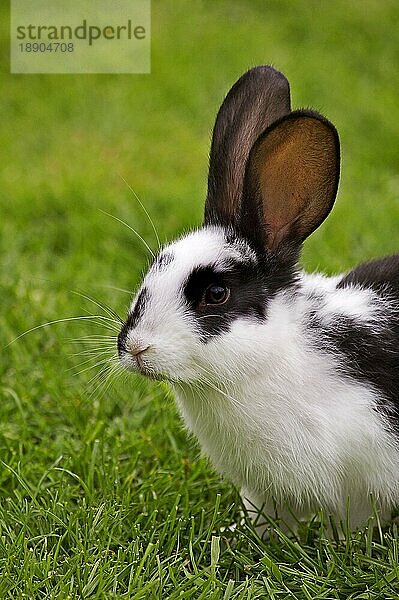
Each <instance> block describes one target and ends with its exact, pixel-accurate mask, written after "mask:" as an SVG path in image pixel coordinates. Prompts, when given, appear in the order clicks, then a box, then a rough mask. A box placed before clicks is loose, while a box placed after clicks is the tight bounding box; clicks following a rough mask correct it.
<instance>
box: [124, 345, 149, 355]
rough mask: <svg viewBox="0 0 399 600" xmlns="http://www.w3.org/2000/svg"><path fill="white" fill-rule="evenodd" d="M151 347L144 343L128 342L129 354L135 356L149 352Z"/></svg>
mask: <svg viewBox="0 0 399 600" xmlns="http://www.w3.org/2000/svg"><path fill="white" fill-rule="evenodd" d="M149 348H150V347H149V346H146V345H144V344H134V343H133V344H127V351H128V352H129V354H131V355H132V356H134V358H137V357H138V356H141V355H142V354H144V352H147V350H149Z"/></svg>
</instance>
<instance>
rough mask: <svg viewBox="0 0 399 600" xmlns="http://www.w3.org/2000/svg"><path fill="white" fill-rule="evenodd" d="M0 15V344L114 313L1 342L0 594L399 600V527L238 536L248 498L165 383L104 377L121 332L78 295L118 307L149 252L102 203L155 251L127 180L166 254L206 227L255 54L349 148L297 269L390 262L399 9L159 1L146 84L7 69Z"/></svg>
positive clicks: (396, 198) (279, 0)
mask: <svg viewBox="0 0 399 600" xmlns="http://www.w3.org/2000/svg"><path fill="white" fill-rule="evenodd" d="M0 16H1V22H2V29H1V31H2V35H1V42H0V44H1V55H2V57H3V60H2V63H1V71H2V73H1V74H2V85H1V89H0V97H1V114H2V118H1V120H0V140H1V142H0V146H1V149H2V152H1V154H2V161H1V169H0V189H1V196H0V202H1V215H2V216H1V226H0V227H1V235H0V254H1V261H0V270H1V271H0V272H1V275H0V290H1V291H0V294H1V296H0V297H1V306H2V310H1V314H0V343H1V346H2V348H3V347H4V346H5V345H6V344H7V342H9V341H10V340H12V339H13V338H15V337H16V336H18V335H19V334H21V333H22V332H24V331H25V330H28V329H30V328H33V327H35V326H37V325H39V324H41V323H45V322H48V321H54V320H58V319H64V318H65V319H67V318H70V317H75V316H79V315H82V316H88V315H90V314H92V315H102V317H97V318H94V319H83V320H80V321H67V322H64V323H59V324H55V325H52V326H49V327H45V328H41V329H38V330H36V331H33V332H32V333H30V334H28V335H26V336H25V337H23V338H21V339H20V340H19V341H17V342H15V343H14V344H12V345H11V346H9V347H7V348H6V349H3V350H2V354H1V364H0V369H1V387H0V390H1V400H0V460H1V466H0V597H1V598H10V599H15V598H30V599H36V598H46V599H48V598H71V599H73V598H134V599H136V598H137V599H139V598H140V599H141V598H143V599H147V598H148V599H151V598H162V599H166V598H171V599H172V598H173V599H174V598H184V599H188V598H194V599H200V598H201V599H202V598H204V599H205V598H212V599H219V598H221V599H222V598H224V599H226V600H227V599H228V598H230V599H233V598H234V599H238V598H243V599H244V598H245V599H250V598H251V599H252V598H298V599H308V600H314V599H322V598H325V599H327V598H328V599H330V598H339V599H347V598H350V599H355V598H356V599H358V598H359V599H360V598H362V599H369V598H380V599H390V598H399V580H398V576H399V544H398V540H397V529H396V525H392V527H390V528H388V529H387V530H386V531H378V530H377V531H376V532H374V534H373V531H372V529H371V528H369V530H368V531H366V532H357V533H356V534H354V535H353V536H347V539H346V540H345V541H342V542H333V541H328V540H327V539H326V538H325V536H324V535H323V531H322V529H319V528H318V526H317V525H316V524H313V525H309V526H306V525H304V526H303V528H302V531H301V533H300V536H299V538H298V539H293V538H286V537H285V536H284V535H283V534H282V533H279V532H278V531H277V533H276V535H275V537H274V538H273V539H271V540H270V541H263V542H262V541H261V540H259V539H258V538H257V536H256V535H255V533H254V532H253V531H252V529H251V527H250V525H249V524H243V525H242V526H240V527H239V528H238V530H237V531H236V532H235V534H234V535H233V534H232V533H229V532H226V531H224V529H223V528H225V527H226V526H228V525H229V524H230V523H231V522H233V521H234V520H237V519H238V514H239V509H240V504H239V498H238V494H237V491H236V490H234V489H233V488H232V486H231V485H229V483H228V482H225V481H222V480H221V479H220V477H219V476H218V475H217V474H216V473H215V472H214V471H213V470H212V467H211V466H210V465H209V464H208V463H207V461H206V460H205V459H203V458H200V455H199V449H198V447H197V446H196V444H195V441H194V440H192V439H189V438H188V436H187V435H186V433H185V431H184V429H183V427H182V425H181V423H180V421H179V418H178V416H177V412H176V409H175V407H174V403H173V397H172V396H171V394H170V392H169V391H168V388H167V387H166V386H165V385H163V384H155V383H150V382H148V381H145V380H143V379H140V378H138V377H134V376H129V377H124V376H120V377H115V378H114V379H113V380H112V381H110V382H108V383H112V385H108V383H107V381H105V375H106V374H105V373H102V374H101V376H100V378H99V377H97V378H95V379H94V380H93V379H92V378H93V377H95V376H96V374H99V373H101V368H102V366H103V363H102V362H101V361H102V360H103V359H104V358H105V357H106V356H107V354H103V352H107V348H108V340H107V339H105V338H104V339H102V340H100V339H99V338H96V337H95V336H100V335H106V336H111V335H115V331H114V323H113V322H112V321H109V320H107V317H109V313H107V311H106V309H104V308H103V307H102V306H98V305H97V304H95V303H94V302H93V301H92V300H90V299H89V298H85V297H84V296H88V297H90V298H93V299H95V301H96V302H98V303H99V304H100V305H102V304H103V303H105V304H106V305H109V306H111V307H112V308H113V309H114V310H116V311H117V312H118V313H119V314H121V315H124V314H125V313H126V309H127V306H128V303H129V299H130V297H131V295H132V293H133V291H134V289H135V287H136V286H137V285H138V283H139V281H140V277H141V273H142V271H143V270H145V268H146V266H147V263H148V259H149V256H148V252H147V251H146V248H145V247H144V245H143V244H142V243H141V242H140V240H139V239H137V238H136V237H135V236H134V235H133V234H132V232H131V231H130V230H129V229H128V228H127V227H125V226H123V225H122V224H121V223H120V222H118V221H116V220H115V219H112V218H110V217H109V216H107V215H106V214H104V212H103V211H105V212H107V213H111V214H112V215H114V216H116V217H118V218H119V219H122V220H124V221H126V222H127V223H129V225H130V226H132V227H134V228H135V229H137V230H138V231H139V232H140V234H141V235H142V236H143V237H144V238H145V239H146V240H147V241H148V243H149V244H150V245H152V246H154V244H155V239H154V234H153V231H152V228H151V225H150V223H149V222H148V220H147V218H146V216H145V214H144V213H143V211H142V209H141V207H140V204H139V203H138V202H137V200H136V199H135V196H134V194H133V193H132V192H131V191H130V189H129V187H128V186H127V185H126V183H125V182H124V181H123V179H125V180H126V181H127V182H128V184H129V185H130V186H131V187H132V188H133V189H134V191H135V192H136V193H137V194H138V196H139V197H140V199H141V200H142V202H143V203H144V204H145V207H146V209H147V210H148V212H149V213H150V214H151V216H152V218H153V220H154V222H155V223H156V226H157V228H158V230H159V234H160V237H161V241H162V242H165V241H166V240H170V239H172V238H173V237H174V236H175V235H177V234H179V233H180V232H182V231H184V230H187V229H188V228H189V227H191V226H195V225H198V224H199V223H200V222H201V216H202V206H203V199H204V195H205V189H206V166H207V156H208V147H209V138H210V131H211V127H212V124H213V120H214V116H215V113H216V111H217V109H218V106H219V105H220V102H221V100H222V98H223V96H224V94H225V93H226V92H227V90H228V88H229V86H230V85H231V84H232V83H233V82H234V81H235V80H236V79H237V77H238V76H239V75H240V74H241V73H242V72H243V71H245V70H246V69H247V68H248V67H250V66H253V65H255V64H261V63H273V64H274V65H275V66H276V67H278V68H280V69H281V70H282V71H283V72H285V73H286V75H287V76H288V78H289V79H290V82H291V89H292V98H293V105H294V106H295V107H301V106H310V107H314V108H316V109H318V110H320V111H321V112H323V113H325V114H326V115H327V116H328V117H329V118H330V119H331V120H332V121H333V122H334V123H335V124H336V125H337V128H338V130H339V132H340V135H341V143H342V148H343V158H342V179H341V186H340V191H339V196H338V200H337V203H336V207H335V209H334V211H333V213H332V215H331V216H330V217H329V218H328V220H327V222H326V223H325V224H324V226H323V227H322V228H321V229H320V231H318V232H316V233H315V234H314V235H313V236H312V237H311V239H310V240H309V242H308V243H307V244H306V249H305V251H304V256H303V263H304V265H305V267H306V268H307V269H309V270H315V269H318V268H320V269H322V270H324V271H325V272H327V273H336V272H339V271H341V270H345V269H348V268H349V267H350V266H352V265H354V264H356V263H357V262H360V261H362V260H364V259H367V258H370V257H372V256H381V255H384V254H389V253H393V252H396V251H398V247H399V244H398V235H397V230H398V226H399V103H398V90H399V70H398V65H399V34H398V32H399V28H398V22H399V3H398V2H397V1H396V0H379V1H377V0H362V2H356V1H354V0H353V1H349V0H335V1H334V2H320V1H316V0H307V1H306V0H300V1H295V0H270V1H261V0H252V1H247V2H244V1H240V0H238V1H237V2H233V0H230V1H229V2H225V1H219V2H212V1H211V0H203V1H201V0H195V1H192V2H190V3H188V2H184V1H183V0H176V1H175V0H162V1H161V0H154V1H153V32H152V73H151V74H150V75H98V76H97V75H74V76H73V75H10V74H9V61H8V39H7V35H8V34H7V32H8V13H7V11H6V9H5V7H4V4H3V5H2V7H1V8H0ZM122 178H123V179H122ZM76 292H78V293H76ZM79 294H80V295H79ZM109 318H110V317H109ZM87 336H92V337H91V338H90V339H86V340H81V341H80V342H79V341H78V342H76V340H77V339H78V338H83V337H86V338H87ZM93 336H94V337H93ZM109 342H110V343H113V342H112V340H111V339H109ZM96 349H97V350H96ZM93 350H95V351H96V353H97V354H96V356H95V358H91V357H92V354H91V351H93ZM86 361H88V362H86Z"/></svg>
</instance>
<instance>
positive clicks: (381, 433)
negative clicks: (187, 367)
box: [175, 274, 399, 527]
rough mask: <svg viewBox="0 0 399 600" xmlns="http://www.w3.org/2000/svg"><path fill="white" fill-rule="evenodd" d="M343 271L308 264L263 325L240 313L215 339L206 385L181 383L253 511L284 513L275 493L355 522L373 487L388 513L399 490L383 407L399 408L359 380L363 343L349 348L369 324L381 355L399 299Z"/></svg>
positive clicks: (398, 452) (393, 440)
mask: <svg viewBox="0 0 399 600" xmlns="http://www.w3.org/2000/svg"><path fill="white" fill-rule="evenodd" d="M344 277H345V276H338V277H323V276H321V275H314V276H313V275H306V274H300V276H299V279H298V282H297V284H296V285H295V288H294V290H290V289H289V288H288V289H285V290H282V291H281V292H279V293H278V294H277V295H276V297H275V298H274V299H273V300H272V301H271V302H270V304H269V306H268V311H267V319H265V321H264V322H263V323H262V324H261V325H259V323H254V322H251V321H250V320H248V321H245V320H237V321H236V322H235V324H233V325H232V327H231V329H230V331H229V333H228V334H227V335H225V336H224V337H223V345H222V346H221V344H220V340H219V341H218V342H217V343H215V345H214V346H215V347H214V348H212V341H211V342H208V345H209V349H208V352H209V363H208V364H206V365H205V367H204V368H205V369H206V371H207V372H208V373H209V377H210V384H209V385H208V386H207V385H199V386H196V385H195V384H194V385H192V384H186V385H184V384H181V383H179V384H178V385H176V386H175V392H176V398H177V402H178V406H179V410H180V412H181V415H182V417H183V420H184V422H185V423H186V425H187V427H188V428H189V430H190V431H191V432H192V433H193V434H194V435H195V437H196V438H197V439H198V440H199V442H200V445H201V448H202V450H203V452H204V453H205V454H206V455H207V456H209V457H210V458H211V461H212V463H213V464H214V466H215V467H216V469H217V470H218V471H219V472H221V473H223V474H224V475H225V476H226V477H227V478H228V479H230V480H231V481H233V482H234V483H235V484H236V485H237V486H238V487H239V488H241V489H242V490H243V492H242V495H243V498H245V499H247V500H248V510H249V511H250V512H251V511H252V512H254V507H257V508H258V509H259V508H261V507H262V506H265V507H266V508H264V510H265V511H266V512H269V514H270V511H272V514H274V512H275V511H274V507H273V500H274V501H275V502H276V505H277V506H276V508H277V511H278V514H279V515H282V516H283V517H284V520H285V521H289V522H291V519H290V515H289V514H288V511H287V509H286V506H289V507H290V508H292V509H293V510H294V512H295V513H296V515H297V516H310V515H311V514H312V513H314V512H315V511H316V510H317V509H318V508H323V509H324V510H325V511H326V513H327V514H333V515H334V516H335V519H336V521H337V522H338V521H339V520H344V521H345V520H346V516H347V514H346V513H347V508H348V507H349V518H350V525H351V526H352V527H355V526H357V525H360V524H363V523H364V522H365V521H366V520H367V516H368V515H369V514H370V511H371V505H370V502H369V495H370V493H371V494H372V495H373V497H374V498H375V500H376V503H377V506H379V507H380V508H381V509H382V513H383V516H384V517H388V516H389V507H392V506H393V505H395V503H396V502H397V501H398V500H399V446H398V438H397V431H395V429H394V428H393V427H392V423H391V421H390V420H389V418H388V417H387V415H386V414H384V413H385V412H389V413H390V414H391V415H393V414H395V406H394V405H393V404H392V403H390V402H389V400H388V394H386V393H385V391H384V390H382V389H378V388H374V387H372V382H370V381H368V380H367V374H366V373H365V374H364V378H363V379H362V380H361V381H359V379H358V378H356V377H355V376H354V377H351V376H350V375H349V374H348V371H350V370H351V368H350V367H351V366H352V367H353V369H355V368H356V362H357V361H356V359H358V362H359V363H360V362H361V361H362V359H363V358H364V357H361V356H360V353H361V352H363V351H364V349H363V348H361V347H359V355H358V356H357V357H356V356H355V355H354V354H352V355H351V356H348V354H347V353H346V352H345V351H344V352H343V351H342V350H341V349H340V348H342V346H343V345H344V343H345V340H346V339H347V338H348V337H350V336H352V335H353V330H355V331H356V329H357V328H359V330H360V331H363V330H364V329H368V330H369V334H370V336H371V337H372V338H374V340H373V341H374V345H373V347H371V348H370V351H371V352H373V351H375V349H376V348H378V352H379V353H382V354H383V353H384V339H385V338H386V335H385V334H386V327H387V328H388V330H389V327H390V322H391V318H392V316H393V313H395V312H396V310H397V305H396V306H395V303H393V304H391V302H390V301H387V300H385V299H384V298H382V297H381V296H378V295H377V294H376V293H375V292H374V291H372V290H370V289H364V288H361V287H357V288H353V287H342V288H341V287H339V286H340V283H341V281H342V280H343V279H344ZM395 318H397V320H398V323H399V314H398V315H397V317H395ZM310 320H312V321H314V323H313V324H312V326H311V328H310V327H309V321H310ZM342 322H346V323H347V324H348V327H347V328H345V327H342V325H341V324H342ZM381 324H382V325H381ZM237 340H238V343H237ZM341 340H342V343H341ZM398 348H399V339H397V342H396V349H397V350H398ZM387 352H388V353H391V352H392V349H391V348H387ZM212 354H214V356H212ZM220 354H222V356H223V362H224V364H225V369H223V368H221V366H220V362H219V361H218V360H217V357H218V356H220ZM237 356H239V368H237V369H236V372H235V378H234V381H233V380H232V369H231V366H230V365H231V363H236V362H237V360H236V357H237ZM202 359H203V355H202ZM350 362H352V363H353V364H352V365H349V364H348V363H350ZM215 364H217V365H218V369H217V371H216V372H212V371H213V369H212V366H211V365H215ZM391 376H393V374H391ZM387 377H388V381H389V380H390V379H389V374H388V373H387ZM221 382H222V383H221ZM218 388H219V389H218ZM382 406H383V407H384V410H381V407H382ZM348 499H349V504H348Z"/></svg>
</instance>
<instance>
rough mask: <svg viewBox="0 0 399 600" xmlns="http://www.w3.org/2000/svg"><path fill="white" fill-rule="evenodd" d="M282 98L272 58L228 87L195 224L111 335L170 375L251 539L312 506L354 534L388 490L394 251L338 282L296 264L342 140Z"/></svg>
mask: <svg viewBox="0 0 399 600" xmlns="http://www.w3.org/2000/svg"><path fill="white" fill-rule="evenodd" d="M290 104H291V103H290V87H289V83H288V81H287V79H286V78H285V76H284V75H283V74H282V73H280V72H279V71H277V70H275V69H274V68H273V67H271V66H258V67H255V68H253V69H251V70H249V71H248V72H246V73H245V74H244V75H242V77H241V78H240V79H239V80H238V81H237V82H236V83H235V84H234V85H233V87H232V88H231V90H230V91H229V93H228V94H227V96H226V98H225V100H224V101H223V103H222V105H221V108H220V110H219V112H218V114H217V118H216V122H215V126H214V130H213V136H212V143H211V150H210V159H209V176H208V191H207V197H206V202H205V215H204V222H203V225H202V226H200V227H199V228H197V229H194V230H193V231H191V232H189V233H188V234H186V235H183V236H182V237H181V238H180V239H177V241H174V242H173V243H171V244H169V245H167V246H166V247H164V248H162V249H161V250H160V252H159V254H157V256H156V257H155V259H154V261H153V263H152V265H151V266H150V268H149V270H148V272H147V274H146V275H145V277H144V279H143V282H142V285H141V287H140V289H139V291H138V293H137V295H136V296H135V298H134V300H133V302H132V304H131V307H130V310H129V313H128V316H127V319H126V322H125V323H124V324H123V326H122V328H121V331H120V333H119V336H118V355H119V359H120V362H121V363H122V365H124V366H125V367H126V368H127V369H129V370H132V371H136V372H139V373H141V374H143V375H145V376H147V377H150V378H153V379H161V380H167V381H169V382H170V384H171V386H172V388H173V390H174V394H175V398H176V402H177V406H178V409H179V412H180V414H181V417H182V419H183V421H184V423H185V426H186V427H187V429H188V430H189V431H190V432H191V433H192V434H194V436H195V437H196V438H197V440H198V442H199V444H200V447H201V450H202V452H203V453H204V454H205V455H206V456H207V457H209V459H210V461H211V463H212V464H213V465H214V467H215V468H216V470H217V471H218V472H219V473H220V474H222V475H223V476H224V477H225V478H227V479H228V480H230V481H231V482H232V483H233V484H234V485H236V486H237V487H238V488H239V489H240V493H241V497H242V500H243V503H244V506H245V507H246V508H247V510H248V513H249V515H250V517H251V518H252V519H253V520H254V522H255V524H257V528H258V532H259V533H260V535H262V534H263V533H264V532H265V531H266V530H267V525H266V523H265V522H263V523H261V522H260V519H259V514H258V512H259V511H262V513H263V514H264V515H270V516H271V517H276V516H277V517H279V518H280V519H281V520H282V522H283V523H285V524H286V526H287V527H289V528H294V527H295V525H296V523H297V521H298V519H308V518H311V517H312V515H314V514H315V513H316V512H317V511H320V510H321V511H323V513H324V514H326V515H329V516H331V517H330V518H332V519H334V520H335V521H336V523H339V522H341V523H342V522H344V523H346V524H347V525H349V527H350V529H352V530H353V529H356V528H357V527H363V526H364V525H365V524H367V522H368V518H369V516H370V514H371V513H372V511H373V510H374V511H378V513H379V517H380V519H381V522H385V521H387V520H389V519H390V517H391V511H392V510H393V509H394V507H395V505H396V504H397V503H398V500H399V437H398V436H399V395H398V393H399V310H398V307H399V256H392V257H388V258H384V259H381V260H376V261H372V262H370V263H366V264H362V265H360V266H358V267H357V268H355V269H354V270H352V271H351V272H349V273H344V274H341V275H338V276H334V277H326V276H324V275H321V274H306V273H305V272H303V270H302V269H301V268H300V266H299V264H298V260H299V256H300V252H301V247H302V244H303V242H304V241H305V239H306V238H307V237H308V236H309V235H310V234H311V233H312V232H313V231H315V229H317V228H318V227H319V225H321V223H322V222H323V221H324V220H325V219H326V217H327V215H328V214H329V213H330V211H331V209H332V207H333V204H334V201H335V197H336V194H337V189H338V181H339V173H340V143H339V137H338V133H337V131H336V129H335V127H334V126H333V125H332V124H331V123H330V122H329V121H328V120H327V119H326V118H325V117H323V116H322V115H321V114H319V113H318V112H315V111H313V110H294V111H291V106H290ZM371 499H372V502H371ZM264 521H265V519H264Z"/></svg>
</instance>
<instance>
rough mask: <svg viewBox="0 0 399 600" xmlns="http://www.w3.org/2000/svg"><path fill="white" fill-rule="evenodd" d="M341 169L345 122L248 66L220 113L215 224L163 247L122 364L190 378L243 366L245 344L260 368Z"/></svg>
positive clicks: (211, 180) (124, 340)
mask: <svg viewBox="0 0 399 600" xmlns="http://www.w3.org/2000/svg"><path fill="white" fill-rule="evenodd" d="M338 179H339V140H338V134H337V132H336V130H335V128H334V127H333V125H332V124H331V123H329V121H327V120H326V119H325V118H324V117H322V116H321V115H320V114H318V113H316V112H313V111H308V110H298V111H294V112H291V111H290V93H289V84H288V82H287V80H286V78H285V77H284V76H283V75H282V74H281V73H279V72H278V71H276V70H275V69H273V68H272V67H268V66H262V67H256V68H254V69H251V70H250V71H248V72H247V73H245V74H244V75H243V76H242V77H241V78H240V79H239V80H238V81H237V82H236V83H235V85H234V86H233V87H232V89H231V90H230V92H229V93H228V94H227V96H226V98H225V100H224V102H223V104H222V106H221V108H220V110H219V113H218V115H217V118H216V123H215V127H214V131H213V138H212V146H211V152H210V164H209V177H208V195H207V199H206V203H205V217H204V224H203V226H202V227H201V228H199V229H197V230H195V231H193V232H191V233H189V234H188V235H185V236H184V237H182V238H181V239H179V240H177V241H175V242H173V243H172V244H170V245H168V246H167V247H165V248H164V249H163V250H162V251H161V252H160V253H159V255H158V256H157V257H156V258H155V260H154V262H153V264H152V266H151V267H150V269H149V271H148V273H147V274H146V276H145V278H144V280H143V283H142V285H141V288H140V290H139V292H138V294H137V296H136V298H135V299H134V301H133V303H132V305H131V308H130V312H129V315H128V318H127V320H126V323H125V324H124V326H123V328H122V330H121V332H120V335H119V338H118V352H119V357H120V360H121V361H122V363H123V364H124V365H125V366H126V367H127V368H129V369H133V370H138V371H140V372H142V373H143V374H145V375H147V376H150V377H154V378H161V379H162V378H166V379H170V380H172V381H182V382H196V381H201V380H204V379H207V380H209V379H210V378H211V379H214V378H215V379H217V378H220V377H230V378H237V377H240V373H241V371H242V369H241V361H242V356H243V355H244V354H245V356H246V358H248V357H251V356H253V362H254V365H255V367H256V355H257V354H258V353H259V352H264V351H266V350H265V348H264V346H263V345H262V344H263V342H262V335H261V333H260V330H261V328H262V325H263V324H264V323H265V322H267V319H268V307H269V304H270V301H271V299H272V298H273V297H275V295H276V294H277V293H278V292H280V291H282V290H287V294H291V293H292V294H295V289H296V284H297V260H298V256H299V253H300V249H301V245H302V242H303V241H304V239H305V238H306V237H307V236H308V235H310V234H311V233H312V232H313V231H314V230H315V229H316V228H317V227H318V226H319V225H320V224H321V223H322V221H323V220H324V219H325V218H326V216H327V215H328V213H329V212H330V210H331V208H332V206H333V203H334V200H335V195H336V192H337V187H338Z"/></svg>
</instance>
